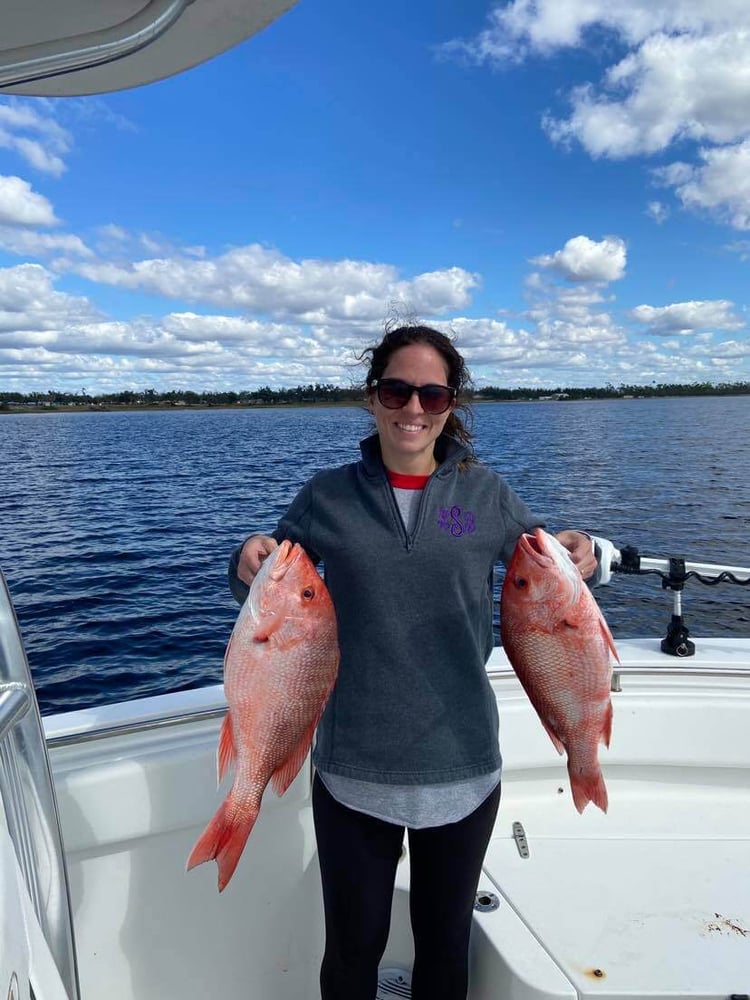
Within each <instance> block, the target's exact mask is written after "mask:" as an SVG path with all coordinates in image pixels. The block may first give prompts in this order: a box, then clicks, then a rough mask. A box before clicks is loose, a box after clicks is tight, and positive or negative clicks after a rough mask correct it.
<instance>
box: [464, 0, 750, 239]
mask: <svg viewBox="0 0 750 1000" xmlns="http://www.w3.org/2000/svg"><path fill="white" fill-rule="evenodd" d="M594 31H595V32H596V33H595V34H594V33H593V32H594ZM572 48H580V49H588V50H589V51H595V52H596V53H597V55H599V56H600V57H603V58H604V59H605V60H606V59H607V57H608V55H609V53H616V54H617V56H616V58H612V59H610V64H609V65H608V66H605V68H604V70H603V71H602V72H601V74H598V71H597V78H596V79H589V80H586V81H585V82H582V83H578V84H577V85H575V86H572V87H571V88H570V90H569V91H568V93H567V95H564V99H565V110H564V111H563V112H562V113H561V112H560V110H559V109H558V110H555V111H551V110H547V111H546V113H544V114H543V116H542V125H543V128H544V129H545V131H546V132H547V134H548V136H549V137H550V139H551V140H552V141H553V142H557V143H563V144H566V145H567V144H571V143H578V144H580V146H582V147H583V149H585V150H586V152H588V153H589V155H590V156H592V157H595V158H596V157H606V158H609V159H623V158H626V157H634V156H653V155H657V154H663V153H664V152H665V151H668V150H669V149H670V148H672V147H673V146H675V145H676V144H678V143H679V144H681V146H682V149H684V150H686V151H687V152H688V154H690V153H692V152H693V151H694V152H695V155H696V157H697V160H698V162H697V164H695V165H693V164H691V163H690V162H686V163H684V162H682V161H681V162H680V163H679V164H676V165H674V169H670V168H669V167H667V168H662V169H661V176H662V179H663V180H664V181H665V182H666V183H668V185H669V186H671V187H674V189H675V194H676V196H677V198H678V199H679V201H681V203H682V205H683V206H684V207H685V208H688V209H692V210H700V211H703V212H704V213H707V214H709V215H711V216H713V217H714V218H715V219H717V220H718V221H720V222H723V223H726V224H728V225H730V226H733V227H734V228H736V229H747V228H750V198H749V197H748V190H747V183H748V182H747V180H746V178H747V176H748V171H747V159H746V146H747V143H748V142H750V3H747V2H746V0H661V2H659V3H654V2H652V0H512V2H509V3H501V4H496V5H495V6H494V7H493V9H492V11H491V12H490V15H489V18H488V22H487V24H486V26H485V28H484V29H483V30H482V31H480V32H479V33H478V34H477V35H476V36H475V37H474V38H471V39H466V40H457V41H453V42H451V43H449V44H448V45H447V46H446V47H445V51H446V52H449V53H454V54H455V53H458V54H461V55H462V56H463V57H464V58H466V59H469V60H471V61H473V62H476V63H486V64H490V65H493V66H502V65H503V64H505V63H518V62H522V61H524V60H528V59H531V58H534V57H537V58H539V57H544V58H551V57H553V56H554V55H555V54H556V53H558V52H560V51H564V50H569V49H572ZM557 96H559V95H554V96H553V95H550V99H555V100H556V99H557ZM681 152H682V150H681ZM687 159H689V158H688V157H686V160H687ZM677 168H680V169H684V171H687V172H688V174H689V177H688V180H687V181H686V182H685V183H684V184H681V183H680V182H679V179H678V177H677V176H676V172H677Z"/></svg>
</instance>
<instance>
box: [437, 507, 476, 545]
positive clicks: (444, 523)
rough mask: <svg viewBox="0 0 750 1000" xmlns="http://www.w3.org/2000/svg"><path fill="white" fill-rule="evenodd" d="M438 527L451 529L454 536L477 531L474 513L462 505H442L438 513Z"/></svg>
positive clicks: (444, 529) (458, 536) (446, 529)
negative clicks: (464, 508)
mask: <svg viewBox="0 0 750 1000" xmlns="http://www.w3.org/2000/svg"><path fill="white" fill-rule="evenodd" d="M438 527H439V528H442V529H443V531H450V533H451V534H452V535H453V537H454V538H460V537H461V535H464V534H471V532H472V531H476V528H477V526H476V523H475V521H474V514H473V513H472V512H471V511H470V510H463V509H462V508H461V507H441V508H440V511H439V513H438Z"/></svg>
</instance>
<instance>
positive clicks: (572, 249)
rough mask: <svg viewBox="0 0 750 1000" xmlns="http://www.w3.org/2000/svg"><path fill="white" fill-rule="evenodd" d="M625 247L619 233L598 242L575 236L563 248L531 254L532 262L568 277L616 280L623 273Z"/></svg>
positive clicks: (625, 255)
mask: <svg viewBox="0 0 750 1000" xmlns="http://www.w3.org/2000/svg"><path fill="white" fill-rule="evenodd" d="M626 262H627V250H626V248H625V243H624V241H623V240H621V239H620V238H619V237H618V236H605V238H604V239H603V240H600V241H599V242H597V241H595V240H592V239H589V237H588V236H574V237H573V238H572V239H569V240H568V241H567V243H566V244H565V246H564V247H563V248H562V250H557V251H555V253H553V254H544V255H542V256H540V257H534V258H533V261H532V263H534V264H536V265H538V266H539V267H541V268H544V269H549V270H552V271H556V272H557V273H558V274H560V275H562V276H563V277H564V278H566V279H567V280H568V281H595V282H610V281H618V280H619V279H620V278H622V277H623V276H624V274H625V265H626Z"/></svg>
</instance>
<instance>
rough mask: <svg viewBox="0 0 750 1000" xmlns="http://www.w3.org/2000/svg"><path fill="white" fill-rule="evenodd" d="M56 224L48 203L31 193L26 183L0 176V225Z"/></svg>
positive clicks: (41, 196) (16, 178) (19, 179)
mask: <svg viewBox="0 0 750 1000" xmlns="http://www.w3.org/2000/svg"><path fill="white" fill-rule="evenodd" d="M57 222H58V220H57V219H56V218H55V213H54V210H53V208H52V205H51V204H50V202H49V201H48V200H47V199H46V198H45V197H44V195H41V194H37V193H36V191H32V189H31V185H30V184H29V182H28V181H25V180H22V178H20V177H2V176H0V224H5V225H11V226H55V225H57Z"/></svg>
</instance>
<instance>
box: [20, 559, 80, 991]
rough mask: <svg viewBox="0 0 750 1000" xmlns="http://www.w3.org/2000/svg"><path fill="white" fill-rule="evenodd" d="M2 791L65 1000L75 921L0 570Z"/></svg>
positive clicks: (41, 746)
mask: <svg viewBox="0 0 750 1000" xmlns="http://www.w3.org/2000/svg"><path fill="white" fill-rule="evenodd" d="M0 798H1V799H2V804H3V807H4V811H5V820H6V823H7V827H8V833H9V834H10V839H11V841H12V843H13V846H14V848H15V851H16V857H17V859H18V864H19V867H20V869H21V872H22V874H23V877H24V881H25V883H26V887H27V889H28V891H29V896H30V898H31V901H32V904H33V906H34V910H35V912H36V915H37V919H38V921H39V926H40V927H41V929H42V931H43V933H44V936H45V938H46V941H47V944H48V945H49V949H50V953H51V955H52V957H53V959H54V961H55V964H56V965H57V969H58V971H59V973H60V978H61V979H62V982H63V985H64V987H65V989H66V991H67V994H68V996H69V997H70V1000H79V998H80V990H79V984H78V969H77V964H76V954H75V942H74V937H73V920H72V915H71V908H70V894H69V890H68V875H67V870H66V867H65V854H64V851H63V843H62V835H61V832H60V818H59V815H58V811H57V801H56V799H55V791H54V787H53V784H52V775H51V772H50V767H49V759H48V757H47V750H46V746H45V741H44V730H43V728H42V719H41V716H40V714H39V708H38V706H37V703H36V698H35V697H34V688H33V684H32V681H31V674H30V672H29V665H28V661H27V659H26V653H25V651H24V648H23V643H22V641H21V634H20V632H19V629H18V622H17V621H16V616H15V613H14V611H13V605H12V603H11V599H10V594H9V593H8V587H7V585H6V583H5V578H4V576H3V575H2V572H0ZM0 821H2V815H1V814H0Z"/></svg>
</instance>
